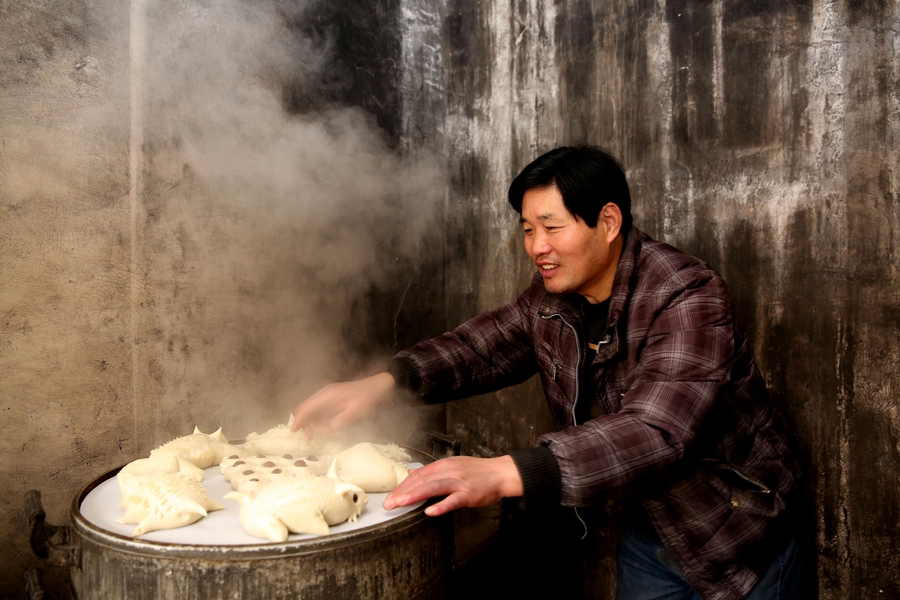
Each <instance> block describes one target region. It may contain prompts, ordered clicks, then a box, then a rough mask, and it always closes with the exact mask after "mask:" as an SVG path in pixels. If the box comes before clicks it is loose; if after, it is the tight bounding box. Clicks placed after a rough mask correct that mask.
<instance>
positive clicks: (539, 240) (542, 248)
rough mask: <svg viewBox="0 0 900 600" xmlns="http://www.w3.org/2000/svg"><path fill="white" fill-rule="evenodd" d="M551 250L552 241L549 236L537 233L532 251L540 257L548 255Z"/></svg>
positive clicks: (532, 244) (540, 232)
mask: <svg viewBox="0 0 900 600" xmlns="http://www.w3.org/2000/svg"><path fill="white" fill-rule="evenodd" d="M551 250H552V248H551V247H550V241H549V238H548V237H547V234H546V233H544V232H542V231H536V232H535V233H534V238H533V240H532V243H531V251H532V252H533V253H534V254H535V255H538V256H540V255H541V254H548V253H549V252H550V251H551Z"/></svg>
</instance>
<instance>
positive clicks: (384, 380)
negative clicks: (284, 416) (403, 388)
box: [291, 371, 397, 438]
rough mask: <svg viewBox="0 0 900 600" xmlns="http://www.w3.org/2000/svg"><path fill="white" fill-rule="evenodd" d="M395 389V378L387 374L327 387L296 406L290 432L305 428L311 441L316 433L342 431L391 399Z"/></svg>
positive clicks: (332, 384) (383, 373)
mask: <svg viewBox="0 0 900 600" xmlns="http://www.w3.org/2000/svg"><path fill="white" fill-rule="evenodd" d="M396 385H397V384H396V382H395V381H394V376H393V375H391V374H390V373H388V372H387V371H384V372H382V373H378V374H377V375H372V376H371V377H366V378H365V379H357V380H356V381H348V382H345V383H331V384H328V385H326V386H325V387H323V388H322V389H321V390H319V391H318V392H316V393H315V394H313V395H312V396H310V397H309V398H307V399H306V400H304V401H303V402H301V403H300V404H299V405H298V406H297V410H296V411H295V412H294V422H293V423H292V424H291V431H297V430H298V429H300V428H301V427H302V428H303V430H304V431H305V432H306V435H308V436H309V437H310V438H312V437H313V436H314V435H315V434H317V433H320V434H329V433H332V432H334V431H340V430H341V429H343V428H344V427H346V426H347V425H350V424H351V423H353V422H354V421H358V420H359V419H361V418H363V417H364V416H366V415H367V414H369V413H370V412H372V409H374V408H375V407H376V406H377V405H378V404H380V403H381V402H383V401H385V400H386V399H388V398H390V396H391V391H392V390H393V389H394V388H395V387H396Z"/></svg>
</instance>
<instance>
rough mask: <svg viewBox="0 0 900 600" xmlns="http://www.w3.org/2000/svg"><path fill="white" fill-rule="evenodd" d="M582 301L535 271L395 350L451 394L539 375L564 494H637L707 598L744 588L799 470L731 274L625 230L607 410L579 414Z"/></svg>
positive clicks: (598, 376)
mask: <svg viewBox="0 0 900 600" xmlns="http://www.w3.org/2000/svg"><path fill="white" fill-rule="evenodd" d="M582 318H583V314H582V310H581V308H580V307H579V304H578V303H577V302H569V301H568V300H567V299H566V297H564V296H559V295H556V294H552V293H549V292H547V291H546V290H545V289H544V286H543V283H542V280H541V277H540V274H536V275H535V277H534V279H533V281H532V283H531V286H530V287H529V288H528V289H526V290H525V291H524V292H523V293H522V294H521V295H520V296H519V297H518V298H516V299H515V300H513V301H511V302H509V303H507V304H505V305H503V306H501V307H500V308H498V309H496V310H494V311H491V312H487V313H484V314H481V315H479V316H477V317H475V318H473V319H471V320H470V321H467V322H466V323H464V324H463V325H461V326H460V327H458V328H457V329H455V330H453V331H451V332H449V333H446V334H444V335H441V336H438V337H437V338H433V339H431V340H427V341H425V342H422V343H420V344H418V345H416V346H414V347H413V348H411V349H409V350H407V351H404V352H401V353H400V354H398V355H397V356H398V358H400V359H403V360H406V361H409V362H411V363H412V364H414V365H415V369H416V371H417V376H418V382H417V387H418V391H419V393H420V395H421V396H422V397H423V398H425V399H426V400H428V401H431V402H436V401H446V400H450V399H454V398H460V397H468V396H472V395H476V394H483V393H486V392H489V391H493V390H496V389H500V388H503V387H506V386H509V385H512V384H515V383H519V382H522V381H524V380H526V379H528V378H529V377H531V376H532V375H534V374H535V373H537V374H539V375H540V377H541V382H542V384H543V388H544V393H545V395H546V398H547V403H548V406H549V408H550V412H551V413H552V416H553V419H554V421H555V423H556V427H557V429H558V431H556V432H554V433H549V434H546V435H544V436H542V437H541V438H540V439H539V441H538V443H539V444H540V445H543V446H545V447H546V448H547V449H549V450H550V452H551V453H552V454H553V457H554V458H555V459H556V462H557V464H558V466H559V470H560V474H561V483H562V496H561V503H562V504H563V505H564V506H574V507H578V506H589V505H594V504H598V503H601V502H605V501H607V500H608V499H610V498H616V497H622V496H626V495H632V496H634V497H638V498H640V500H641V502H642V503H643V506H644V508H645V510H646V512H647V514H648V515H649V517H650V519H651V521H652V522H653V525H654V527H655V529H656V531H657V533H658V534H659V536H660V538H661V540H662V541H663V543H664V545H665V546H666V548H667V549H668V550H669V552H670V554H671V555H672V557H673V559H674V560H675V562H676V563H677V564H678V566H679V567H680V569H681V570H682V573H683V574H684V576H685V577H686V578H687V579H688V581H690V582H691V584H692V585H693V586H694V588H695V589H696V590H697V591H698V592H699V593H700V594H702V595H703V596H704V597H705V598H709V599H710V600H718V599H732V598H734V599H740V598H744V597H745V596H746V595H747V594H749V592H750V591H751V589H752V588H753V586H754V585H755V584H756V583H757V581H758V579H759V576H760V573H761V572H763V571H764V570H765V569H766V568H767V567H768V565H769V564H770V562H771V561H772V560H773V559H774V556H775V554H774V552H775V551H776V550H778V549H780V548H777V547H776V543H775V542H774V540H775V539H776V538H778V533H779V529H780V528H782V526H783V525H782V520H783V519H779V517H780V516H782V515H783V514H784V512H785V510H786V508H787V504H788V501H789V498H790V497H791V496H792V494H793V493H794V492H795V490H796V489H797V488H798V477H799V467H798V463H797V461H796V460H795V458H794V456H793V454H792V451H791V448H790V444H789V442H788V437H787V435H786V432H785V427H784V425H783V422H782V420H781V418H780V416H779V414H778V413H777V411H775V410H774V409H773V407H772V406H771V404H770V403H769V400H768V395H767V392H766V387H765V383H764V380H763V378H762V376H761V375H760V373H759V371H758V369H757V367H756V364H755V362H754V360H753V357H752V355H751V352H750V348H749V346H748V344H747V342H746V340H745V339H744V337H743V335H742V334H741V332H740V331H739V329H738V327H737V325H736V323H735V319H734V312H733V307H732V304H731V299H730V296H729V294H728V292H727V290H726V287H725V283H724V282H723V281H722V279H721V277H720V276H719V275H718V274H717V273H716V272H715V271H713V270H712V268H710V267H709V266H708V265H706V264H705V263H703V262H702V261H700V260H698V259H696V258H694V257H691V256H688V255H686V254H683V253H682V252H680V251H678V250H676V249H674V248H672V247H671V246H669V245H667V244H664V243H661V242H657V241H654V240H652V239H651V238H650V237H649V236H647V235H646V234H644V233H642V232H640V231H639V230H637V229H632V232H631V234H630V235H629V236H628V238H627V240H626V242H625V244H624V247H623V250H622V255H621V257H620V259H619V264H618V268H617V272H616V278H615V282H614V284H613V290H612V295H611V297H610V307H609V315H608V318H607V324H608V336H607V339H606V343H603V344H602V345H601V346H600V348H599V349H598V352H597V355H596V357H595V358H594V360H593V363H592V365H591V367H592V369H591V373H592V375H591V378H592V381H590V383H591V384H592V385H593V387H594V392H595V395H596V398H597V399H598V400H599V401H600V403H601V405H602V407H603V409H604V412H605V414H603V415H601V416H599V417H597V418H595V419H593V420H589V421H587V422H584V423H576V414H581V413H580V411H579V412H578V413H576V410H575V403H576V399H577V398H578V397H579V386H580V385H584V384H585V380H584V379H581V378H579V370H580V369H581V368H582V366H583V364H584V362H585V361H586V360H587V356H588V355H587V349H586V343H585V340H584V339H583V335H582V324H581V321H582Z"/></svg>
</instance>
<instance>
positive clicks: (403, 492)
mask: <svg viewBox="0 0 900 600" xmlns="http://www.w3.org/2000/svg"><path fill="white" fill-rule="evenodd" d="M523 493H524V490H523V488H522V477H521V476H520V475H519V470H518V468H516V464H515V463H514V462H513V459H512V457H511V456H508V455H507V456H499V457H497V458H475V457H472V456H453V457H450V458H442V459H441V460H437V461H435V462H433V463H431V464H429V465H425V466H424V467H422V468H420V469H415V470H413V471H410V473H409V477H407V478H406V479H405V480H403V483H401V484H400V485H398V486H397V487H395V488H394V490H393V491H392V492H391V493H390V494H388V496H387V498H385V500H384V504H383V506H384V508H385V510H391V509H393V508H396V507H398V506H406V505H407V504H414V503H416V502H420V501H422V500H427V499H428V498H432V497H434V496H447V497H446V498H444V499H443V500H441V501H440V502H438V503H437V504H433V505H432V506H429V507H428V508H426V509H425V514H427V515H428V516H431V517H436V516H438V515H442V514H444V513H448V512H450V511H451V510H456V509H457V508H464V507H468V508H475V507H479V506H487V505H488V504H493V503H494V502H496V501H498V500H500V499H501V498H507V497H515V496H521V495H522V494H523Z"/></svg>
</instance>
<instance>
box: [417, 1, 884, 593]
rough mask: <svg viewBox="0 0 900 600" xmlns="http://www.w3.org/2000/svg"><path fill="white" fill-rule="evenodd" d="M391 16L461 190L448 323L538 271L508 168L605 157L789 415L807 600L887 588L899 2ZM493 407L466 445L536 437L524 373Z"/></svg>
mask: <svg viewBox="0 0 900 600" xmlns="http://www.w3.org/2000/svg"><path fill="white" fill-rule="evenodd" d="M405 10H406V15H407V18H408V21H407V26H408V27H409V30H410V31H411V32H412V33H414V34H415V38H416V39H414V40H413V41H414V43H413V44H411V45H410V48H409V51H408V52H407V56H408V57H410V58H409V59H408V61H407V63H406V64H408V65H410V64H411V65H412V68H408V67H406V68H405V69H404V72H406V70H407V69H409V70H410V72H412V73H416V74H418V76H419V77H424V78H425V82H424V83H422V82H420V81H417V80H414V81H410V82H408V83H409V88H408V89H407V90H406V91H407V92H408V93H409V95H410V96H411V97H412V98H414V102H413V104H412V106H414V109H413V110H412V111H411V113H410V115H409V116H408V119H409V121H411V122H413V123H416V124H418V123H425V124H430V123H434V122H435V121H437V125H434V126H433V128H434V130H435V132H436V133H439V134H440V136H441V137H440V139H441V143H442V144H443V148H444V153H445V154H446V155H447V157H448V160H449V164H450V172H451V181H452V184H453V191H452V193H451V200H450V203H449V205H448V210H447V215H448V216H447V218H448V227H447V230H446V236H447V237H446V242H445V243H446V247H447V252H448V256H449V257H450V259H449V261H448V265H449V269H448V273H447V289H448V292H447V294H448V298H449V301H448V307H450V308H449V311H448V312H449V317H448V321H451V322H453V321H458V320H460V319H463V318H465V317H468V316H470V315H471V314H473V313H475V312H477V311H479V310H482V309H486V308H489V307H492V306H495V305H496V304H498V303H499V302H502V301H504V300H505V299H507V298H509V297H510V296H511V295H512V294H514V293H515V291H516V290H517V289H519V288H521V287H522V286H524V284H525V283H526V281H527V279H528V277H529V276H530V271H531V270H530V268H529V267H528V265H527V263H526V262H525V260H524V257H523V253H522V251H521V250H520V247H519V241H518V236H517V235H516V233H515V231H516V223H515V218H514V216H513V215H512V214H510V211H509V210H508V209H507V208H506V204H505V200H504V193H505V186H506V185H507V184H508V182H509V179H510V177H511V175H513V174H514V173H515V172H517V170H518V169H520V168H521V167H522V166H524V164H525V163H526V162H528V161H529V160H530V159H531V158H533V157H534V156H536V155H537V154H538V153H539V152H540V151H543V150H546V149H549V148H550V147H553V146H555V145H560V144H568V143H581V142H589V143H599V144H602V145H604V146H607V147H608V148H610V149H612V150H613V151H614V152H615V153H616V154H617V155H618V156H620V157H621V159H622V160H623V162H624V163H625V165H626V167H627V169H628V172H629V177H630V180H631V182H632V188H633V195H634V199H635V213H636V223H637V225H638V226H639V227H641V228H643V229H645V230H646V231H648V232H649V233H651V234H652V235H654V236H656V237H658V238H661V239H665V240H666V241H669V242H671V243H673V244H674V245H676V246H679V247H681V248H683V249H684V250H687V251H690V252H693V253H695V254H697V255H699V256H701V257H703V258H704V259H706V260H708V261H709V262H710V263H711V264H713V265H714V266H715V267H716V268H717V269H719V270H720V271H721V272H722V273H723V275H724V276H725V278H726V279H727V281H729V283H730V287H731V291H732V293H733V295H734V298H735V301H736V303H737V306H738V311H739V315H740V317H741V318H742V320H743V322H744V325H745V328H746V329H747V330H748V333H749V335H750V337H751V339H752V340H753V343H754V346H755V349H756V354H757V356H758V359H759V361H760V363H761V366H762V368H763V369H764V371H765V372H766V374H767V378H768V381H769V383H770V387H771V390H772V393H773V396H774V398H775V400H776V401H777V402H779V403H780V404H782V405H783V406H785V407H786V410H787V412H788V414H789V417H790V418H791V420H792V421H793V422H795V424H796V427H797V430H798V433H799V437H800V441H801V443H802V447H803V451H804V453H805V459H806V460H807V463H808V472H807V485H808V487H809V489H810V493H811V495H812V496H813V500H814V507H813V508H812V509H811V511H810V515H809V524H808V525H809V529H808V530H809V531H810V536H811V540H810V541H811V545H812V547H813V556H812V557H811V559H810V564H811V567H812V569H814V571H815V575H816V577H815V578H816V579H817V580H818V585H817V587H818V595H819V597H821V598H862V597H900V562H898V558H897V552H896V549H897V548H898V546H900V398H898V392H897V390H898V378H900V374H898V363H900V342H898V341H897V340H898V328H900V322H898V309H897V306H898V300H900V292H898V290H900V287H898V267H900V255H898V253H897V244H898V242H897V240H898V226H900V206H898V197H897V193H898V185H900V179H898V167H900V163H898V154H897V150H896V148H897V143H898V141H900V136H898V134H900V89H898V78H900V48H898V25H900V7H898V6H897V4H896V3H894V2H829V1H824V0H819V1H812V0H810V1H808V2H788V3H786V2H768V1H757V2H730V1H725V0H709V1H702V2H701V1H688V0H681V1H665V0H658V1H633V2H588V1H577V0H561V1H557V2H547V1H541V0H523V1H511V2H481V3H479V2H465V1H453V0H444V1H415V2H407V3H406V8H405ZM422 74H424V75H422ZM435 107H438V108H439V110H440V111H441V112H442V113H443V119H439V118H436V117H435V115H434V114H433V111H432V112H429V110H427V109H433V108H435ZM498 396H499V399H475V400H471V401H467V402H460V403H456V404H454V405H453V406H451V407H449V408H448V423H449V426H450V429H451V431H453V432H454V433H456V434H457V435H459V436H460V437H461V438H462V439H463V443H464V445H466V446H468V447H469V448H471V449H473V451H475V452H476V453H483V454H495V453H498V452H502V451H505V450H508V449H510V448H513V447H516V446H519V445H521V444H523V443H528V442H530V440H532V439H534V437H536V435H537V434H538V433H539V432H540V431H539V427H540V426H547V423H546V420H545V417H543V416H542V415H541V414H539V413H540V408H541V405H542V399H541V398H540V393H539V391H538V390H536V389H535V388H534V386H526V387H525V388H524V389H522V390H516V391H512V392H505V393H502V394H498ZM486 402H487V403H490V404H487V405H486V404H485V403H486ZM533 427H534V428H533ZM599 587H600V588H603V589H600V590H599V591H598V596H600V597H602V595H603V594H604V593H608V591H609V589H610V588H609V587H604V584H603V583H602V582H601V583H600V585H599Z"/></svg>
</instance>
